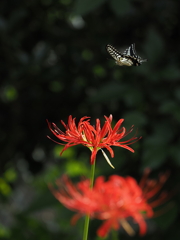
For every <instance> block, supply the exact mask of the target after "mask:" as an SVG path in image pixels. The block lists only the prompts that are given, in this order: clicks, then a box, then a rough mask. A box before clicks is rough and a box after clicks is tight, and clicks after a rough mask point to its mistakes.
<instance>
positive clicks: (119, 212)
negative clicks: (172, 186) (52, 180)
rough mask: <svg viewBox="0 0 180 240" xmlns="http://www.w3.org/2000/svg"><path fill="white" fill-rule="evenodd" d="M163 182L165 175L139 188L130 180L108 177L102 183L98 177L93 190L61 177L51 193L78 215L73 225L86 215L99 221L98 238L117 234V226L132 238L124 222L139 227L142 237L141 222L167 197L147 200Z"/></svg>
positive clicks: (144, 229) (130, 178) (128, 226)
mask: <svg viewBox="0 0 180 240" xmlns="http://www.w3.org/2000/svg"><path fill="white" fill-rule="evenodd" d="M146 176H147V174H146ZM166 179H167V175H166V176H165V175H164V176H163V177H161V178H160V182H159V183H158V182H156V181H152V180H150V181H146V182H145V178H143V181H142V182H141V183H140V184H141V187H142V188H141V187H140V185H138V184H137V182H136V180H135V179H134V178H132V177H125V178H124V177H120V176H118V175H112V176H111V177H110V178H109V179H108V180H107V181H105V180H104V177H102V176H101V177H98V178H97V179H96V181H95V184H94V187H93V189H90V181H89V180H83V181H80V182H79V183H78V184H77V185H76V186H74V185H73V184H72V182H71V181H70V180H69V179H68V178H67V177H66V176H64V177H63V178H61V179H60V180H59V181H58V182H57V185H58V186H59V189H58V190H55V189H53V188H52V187H51V189H52V192H53V194H54V196H55V197H56V198H57V199H58V200H59V201H60V202H61V203H62V204H63V205H64V206H65V207H67V208H68V209H70V210H73V211H76V212H78V213H77V214H76V215H75V216H74V217H73V222H75V221H76V220H77V219H78V218H79V217H81V216H83V215H87V214H88V215H89V216H90V217H91V218H96V219H100V220H103V221H104V222H103V224H102V225H101V226H100V228H99V229H98V231H97V234H98V236H100V237H105V236H106V235H107V234H108V233H109V231H110V230H111V229H115V230H117V229H119V227H120V226H122V227H123V228H124V229H125V230H126V231H127V232H128V233H129V234H130V235H132V234H133V233H134V231H133V229H132V228H131V226H130V225H129V224H128V222H127V219H129V218H132V219H134V221H135V222H136V223H138V224H139V228H140V234H141V235H143V234H145V233H146V231H147V226H146V222H145V218H151V217H153V214H154V212H153V209H152V207H154V206H157V205H160V204H161V203H162V201H164V200H165V198H166V197H167V195H165V194H164V195H161V196H159V198H158V199H156V200H153V201H152V202H151V203H148V200H150V199H152V198H153V197H154V196H155V195H156V194H157V193H158V192H159V190H160V188H161V187H162V185H163V184H164V181H165V180H166ZM152 183H153V184H152ZM154 183H156V184H154Z"/></svg>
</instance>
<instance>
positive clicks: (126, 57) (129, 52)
mask: <svg viewBox="0 0 180 240" xmlns="http://www.w3.org/2000/svg"><path fill="white" fill-rule="evenodd" d="M106 49H107V51H108V53H109V54H110V55H111V57H113V58H114V59H115V60H116V64H117V65H119V66H128V67H130V66H140V65H141V64H142V63H143V62H146V61H147V59H142V58H141V57H140V56H138V55H137V54H136V51H135V44H134V43H133V44H131V46H130V47H128V48H127V49H126V50H125V51H124V52H123V53H121V52H119V51H118V50H117V49H116V48H114V47H113V46H111V45H109V44H108V45H107V46H106Z"/></svg>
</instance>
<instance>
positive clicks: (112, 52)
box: [106, 44, 122, 61]
mask: <svg viewBox="0 0 180 240" xmlns="http://www.w3.org/2000/svg"><path fill="white" fill-rule="evenodd" d="M106 49H107V51H108V53H109V54H110V55H111V57H113V58H114V59H115V60H116V61H120V58H121V57H122V54H121V53H120V52H119V51H118V50H117V49H116V48H114V47H113V46H111V45H109V44H108V45H107V46H106Z"/></svg>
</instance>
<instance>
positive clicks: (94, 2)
mask: <svg viewBox="0 0 180 240" xmlns="http://www.w3.org/2000/svg"><path fill="white" fill-rule="evenodd" d="M105 1H106V0H76V3H75V6H74V11H73V13H74V14H75V15H85V14H87V13H89V12H91V11H92V10H95V9H96V8H97V7H99V6H100V5H101V4H102V3H103V2H105Z"/></svg>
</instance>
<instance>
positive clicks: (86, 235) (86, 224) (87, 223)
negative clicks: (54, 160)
mask: <svg viewBox="0 0 180 240" xmlns="http://www.w3.org/2000/svg"><path fill="white" fill-rule="evenodd" d="M95 162H96V161H94V164H93V165H91V176H90V188H93V184H94V173H95ZM89 219H90V217H89V215H86V217H85V223H84V232H83V240H87V239H88V230H89Z"/></svg>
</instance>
